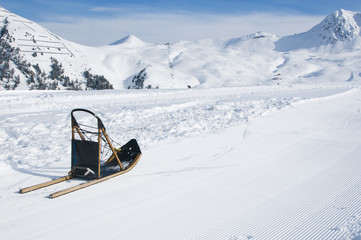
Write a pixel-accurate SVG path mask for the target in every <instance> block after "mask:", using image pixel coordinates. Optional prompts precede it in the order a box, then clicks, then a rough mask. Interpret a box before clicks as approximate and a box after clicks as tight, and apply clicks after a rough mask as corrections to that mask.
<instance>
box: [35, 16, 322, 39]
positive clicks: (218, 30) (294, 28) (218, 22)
mask: <svg viewBox="0 0 361 240" xmlns="http://www.w3.org/2000/svg"><path fill="white" fill-rule="evenodd" d="M97 10H101V9H97ZM323 18H324V16H300V15H280V14H270V13H251V14H247V15H219V14H218V15H217V14H199V13H149V14H146V13H141V14H127V15H124V16H119V17H114V18H111V19H91V18H74V19H73V20H72V21H70V20H69V19H67V21H66V22H42V23H40V24H41V25H43V26H44V27H46V28H48V29H49V30H50V31H52V32H54V33H56V34H58V35H60V36H62V37H64V38H66V39H68V40H71V41H74V42H77V43H81V44H84V45H91V46H97V45H105V44H109V43H111V42H114V41H116V40H118V39H120V38H122V37H124V36H126V35H128V34H133V35H135V36H137V37H139V38H140V39H142V40H144V41H147V42H153V43H155V42H157V43H166V42H177V41H180V40H199V39H204V38H230V37H240V36H244V35H246V34H249V33H253V32H257V31H265V32H269V33H273V34H277V35H291V34H294V33H300V32H304V31H307V30H309V29H310V28H311V27H313V26H314V25H315V24H317V23H319V22H320V21H321V20H322V19H323Z"/></svg>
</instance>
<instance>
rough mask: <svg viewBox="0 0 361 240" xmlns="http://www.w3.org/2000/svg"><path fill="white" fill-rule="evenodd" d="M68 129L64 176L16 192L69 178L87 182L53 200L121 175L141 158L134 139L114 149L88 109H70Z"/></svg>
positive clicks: (95, 117) (102, 126) (55, 194)
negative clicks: (68, 161) (68, 163)
mask: <svg viewBox="0 0 361 240" xmlns="http://www.w3.org/2000/svg"><path fill="white" fill-rule="evenodd" d="M78 114H79V115H81V116H82V120H83V122H80V121H79V122H78V121H77V119H76V118H75V115H78ZM89 116H90V118H89ZM78 117H79V116H78ZM71 128H72V140H71V170H70V172H69V173H68V175H67V176H64V177H61V178H58V179H55V180H52V181H48V182H45V183H41V184H37V185H34V186H31V187H27V188H23V189H20V191H19V192H20V193H27V192H30V191H33V190H37V189H40V188H44V187H47V186H50V185H53V184H56V183H60V182H63V181H66V180H69V179H72V178H83V179H85V180H88V181H85V182H84V183H82V184H79V185H76V186H74V187H70V188H67V189H64V190H61V191H59V192H55V193H52V194H50V195H49V198H56V197H59V196H62V195H64V194H67V193H70V192H74V191H76V190H79V189H82V188H85V187H88V186H90V185H93V184H96V183H99V182H102V181H105V180H108V179H110V178H113V177H116V176H118V175H121V174H124V173H126V172H128V171H130V170H131V169H132V168H133V167H134V166H135V165H136V164H137V163H138V160H139V158H140V157H141V155H142V152H141V151H140V148H139V145H138V143H137V141H136V140H135V139H132V140H130V141H129V142H127V143H126V144H125V145H123V146H121V147H119V148H115V147H114V143H116V142H115V141H114V140H112V139H111V138H110V137H109V136H108V134H107V133H106V131H105V127H104V125H103V122H102V121H101V120H100V118H99V117H98V116H97V115H95V114H94V113H93V112H91V111H89V110H86V109H74V110H72V111H71Z"/></svg>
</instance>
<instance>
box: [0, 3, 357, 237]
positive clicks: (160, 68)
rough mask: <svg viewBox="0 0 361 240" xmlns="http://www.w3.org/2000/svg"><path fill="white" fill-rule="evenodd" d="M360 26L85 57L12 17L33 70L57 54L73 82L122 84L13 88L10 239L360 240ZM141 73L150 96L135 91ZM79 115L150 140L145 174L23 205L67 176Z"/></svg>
mask: <svg viewBox="0 0 361 240" xmlns="http://www.w3.org/2000/svg"><path fill="white" fill-rule="evenodd" d="M360 16H361V15H360V13H355V12H350V11H345V10H342V9H341V10H339V11H336V12H335V13H333V14H331V15H329V16H327V17H326V18H325V20H324V21H322V22H321V23H320V24H319V25H316V26H315V27H314V28H312V29H311V30H310V31H308V32H306V33H301V34H296V35H294V36H286V37H280V36H275V35H273V34H270V33H265V32H257V33H254V34H250V35H248V36H243V37H236V38H232V39H203V40H199V41H196V42H188V41H181V42H178V43H173V44H170V43H167V44H164V45H160V44H151V43H146V42H144V41H142V40H140V39H138V38H137V37H136V36H133V35H129V36H127V37H125V38H123V39H121V40H118V41H116V42H114V43H113V44H112V45H107V46H101V47H87V46H82V45H80V44H76V43H73V42H70V41H67V40H65V39H62V38H61V37H59V36H56V35H54V34H53V33H51V32H49V31H48V30H46V29H44V28H42V27H41V26H39V25H37V24H36V23H33V22H31V21H29V20H27V19H24V18H22V17H20V16H17V15H15V14H12V13H11V12H9V11H7V10H5V9H3V8H1V7H0V20H1V19H5V18H6V17H7V18H8V21H9V32H10V33H12V34H13V35H12V36H13V37H15V39H16V41H15V42H13V44H14V46H15V47H19V48H20V50H21V53H22V54H23V55H24V57H25V58H26V59H27V60H28V61H31V62H32V63H33V64H35V63H38V64H39V65H40V66H41V67H42V69H49V68H50V64H49V62H50V61H49V59H50V57H51V56H53V57H54V56H56V58H57V59H58V60H59V62H61V63H62V64H63V66H64V69H65V74H66V75H69V76H70V77H71V78H72V79H76V78H79V79H81V78H82V72H83V71H84V70H88V69H90V70H91V72H92V73H94V74H101V75H104V76H105V77H106V78H107V79H109V80H110V82H111V83H112V84H113V85H114V87H115V88H116V90H103V91H80V92H73V91H62V90H60V91H27V86H26V84H24V83H23V84H20V87H19V89H18V91H0V109H1V111H0V136H1V138H0V178H1V180H2V181H1V183H0V216H1V218H0V239H15V240H17V239H35V238H38V239H64V238H65V237H67V238H69V237H70V236H71V237H73V236H76V237H77V238H79V237H81V238H86V239H99V238H101V239H229V240H236V239H353V240H355V239H361V208H360V206H361V197H360V196H361V170H360V169H361V162H360V156H361V142H360V135H361V84H360V83H361V71H360V68H359V66H360V65H361V62H360V61H361V60H360V57H359V53H360V48H361V38H360V30H359V27H360V26H361V24H360V23H361V20H360V19H361V17H360ZM1 22H3V21H1ZM33 49H35V50H33ZM34 51H35V52H38V53H39V54H38V55H37V57H33V56H32V54H33V53H34ZM41 52H42V54H41ZM29 59H30V60H29ZM143 69H145V71H146V77H145V82H144V85H145V86H148V85H151V86H152V89H147V90H134V89H130V90H125V89H127V87H128V86H129V84H130V83H131V81H132V79H133V77H134V76H135V75H137V74H138V73H139V72H141V71H142V70H143ZM154 88H159V89H154ZM74 108H86V109H89V110H91V111H93V112H94V113H96V114H97V115H98V116H99V117H100V118H101V119H102V121H103V123H104V124H105V127H106V129H107V133H108V134H109V136H110V137H111V138H113V139H114V140H116V142H119V143H121V144H124V143H126V142H127V141H128V140H130V139H132V138H135V139H137V141H138V142H139V144H140V148H141V150H142V152H143V155H142V157H141V159H140V161H139V163H138V164H137V166H135V168H134V169H132V170H131V171H130V172H128V173H126V174H124V175H121V176H118V177H116V178H113V179H111V180H108V181H105V182H102V183H100V184H97V185H94V186H91V187H88V188H85V189H82V190H79V191H76V192H73V193H70V194H68V195H65V196H62V197H59V198H56V199H51V200H50V199H49V198H48V196H49V194H50V193H53V192H56V191H58V190H61V189H64V188H67V187H71V186H74V185H77V184H79V183H81V182H82V181H81V180H77V179H73V180H71V181H67V182H63V183H60V184H56V185H53V186H49V187H47V188H44V189H40V190H37V191H34V192H29V193H26V194H19V193H18V191H19V189H20V188H23V187H27V186H31V185H34V184H37V183H41V182H45V181H48V180H51V179H54V178H58V177H61V176H64V175H66V174H67V173H68V172H69V170H70V151H71V149H70V140H71V127H70V112H71V110H72V109H74ZM71 237H70V238H71Z"/></svg>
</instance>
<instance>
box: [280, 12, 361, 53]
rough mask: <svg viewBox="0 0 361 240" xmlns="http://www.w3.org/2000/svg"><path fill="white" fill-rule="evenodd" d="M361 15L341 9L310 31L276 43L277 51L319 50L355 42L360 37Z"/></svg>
mask: <svg viewBox="0 0 361 240" xmlns="http://www.w3.org/2000/svg"><path fill="white" fill-rule="evenodd" d="M360 26H361V13H357V12H351V11H346V10H343V9H340V10H338V11H336V12H334V13H333V14H330V15H328V16H327V17H326V18H325V19H324V20H323V21H322V22H321V23H319V24H317V25H316V26H314V27H313V28H311V29H310V30H309V31H307V32H304V33H300V34H295V35H292V36H286V37H283V38H281V39H280V40H279V41H277V42H276V50H278V51H290V50H295V49H301V48H317V47H321V46H324V45H335V44H337V43H345V42H350V41H354V40H355V39H357V38H358V37H360Z"/></svg>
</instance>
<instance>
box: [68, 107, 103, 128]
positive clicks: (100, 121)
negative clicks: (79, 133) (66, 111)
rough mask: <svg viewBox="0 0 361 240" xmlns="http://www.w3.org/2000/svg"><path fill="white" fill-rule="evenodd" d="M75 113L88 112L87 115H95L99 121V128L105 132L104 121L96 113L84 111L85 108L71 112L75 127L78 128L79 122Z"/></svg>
mask: <svg viewBox="0 0 361 240" xmlns="http://www.w3.org/2000/svg"><path fill="white" fill-rule="evenodd" d="M74 112H86V113H89V114H90V115H93V116H94V117H95V118H96V119H97V120H98V125H99V127H100V128H103V129H104V130H105V127H104V124H103V122H102V120H101V119H100V118H99V117H98V116H97V115H96V114H95V113H93V112H92V111H89V110H88V109H84V108H75V109H73V110H72V111H71V119H72V124H73V126H78V122H77V121H76V119H75V117H74Z"/></svg>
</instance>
